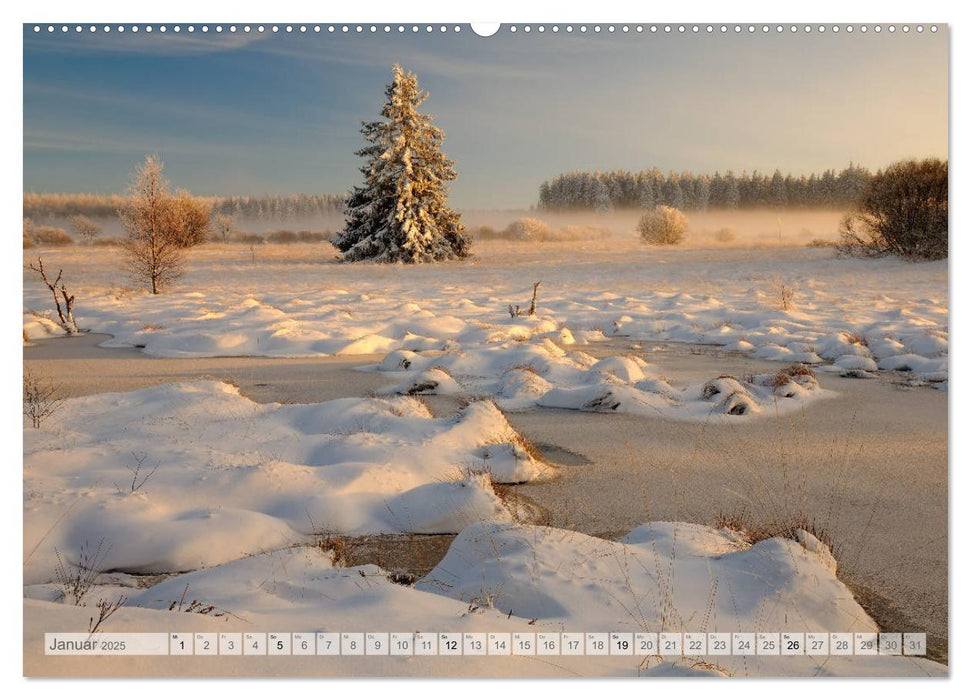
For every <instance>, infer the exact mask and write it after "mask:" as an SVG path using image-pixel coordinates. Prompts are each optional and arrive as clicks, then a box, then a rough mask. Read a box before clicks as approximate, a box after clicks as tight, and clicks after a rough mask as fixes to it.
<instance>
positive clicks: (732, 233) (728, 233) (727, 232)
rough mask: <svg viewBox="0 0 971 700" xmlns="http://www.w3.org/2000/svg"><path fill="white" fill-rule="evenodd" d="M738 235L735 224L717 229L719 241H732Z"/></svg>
mask: <svg viewBox="0 0 971 700" xmlns="http://www.w3.org/2000/svg"><path fill="white" fill-rule="evenodd" d="M737 236H738V232H737V231H736V230H735V227H734V226H726V227H724V228H720V229H718V230H717V231H715V240H716V241H718V242H719V243H731V242H732V241H734V240H735V238H736V237H737Z"/></svg>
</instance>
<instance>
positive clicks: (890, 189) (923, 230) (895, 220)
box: [839, 158, 948, 260]
mask: <svg viewBox="0 0 971 700" xmlns="http://www.w3.org/2000/svg"><path fill="white" fill-rule="evenodd" d="M947 187H948V183H947V161H940V160H937V159H935V158H928V159H926V160H921V161H916V160H905V161H901V162H899V163H894V164H893V165H891V166H890V167H888V168H887V169H886V170H884V171H883V172H881V173H878V174H877V175H875V176H874V177H873V178H872V179H871V180H870V181H869V182H868V183H867V185H866V187H865V188H864V190H863V193H862V194H861V195H860V200H859V203H858V205H857V211H856V213H854V214H850V215H848V216H846V217H844V218H843V221H842V222H841V223H840V245H839V249H840V252H842V253H844V254H849V255H863V256H877V255H888V254H889V255H899V256H900V257H902V258H910V259H915V260H939V259H941V258H946V257H947V232H948V222H947Z"/></svg>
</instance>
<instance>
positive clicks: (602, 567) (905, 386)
mask: <svg viewBox="0 0 971 700" xmlns="http://www.w3.org/2000/svg"><path fill="white" fill-rule="evenodd" d="M389 31H390V30H389ZM295 40H296V38H295ZM298 46H299V45H298ZM200 60H201V59H200ZM350 60H351V59H348V61H350ZM372 60H373V59H372ZM389 67H390V72H389V71H388V68H389ZM64 70H66V69H64ZM430 72H431V73H432V75H434V76H435V78H436V81H433V84H435V85H441V82H437V79H438V78H440V76H439V75H438V74H437V73H435V72H434V71H430ZM380 76H381V77H380V80H379V81H377V82H375V84H373V85H370V91H369V93H368V100H369V101H368V102H367V103H368V104H370V105H371V108H370V110H369V111H368V112H366V113H364V114H361V115H356V114H355V115H354V118H355V119H357V118H360V117H366V118H367V119H369V120H370V121H363V122H359V134H358V135H357V139H358V143H357V145H356V148H357V149H358V150H357V151H356V152H355V157H356V158H357V162H356V164H355V167H357V171H354V173H355V174H353V175H347V169H344V170H340V169H339V168H338V167H337V166H333V167H331V168H330V170H328V172H329V173H330V174H328V177H334V175H333V173H334V172H338V171H339V172H341V173H342V175H341V177H343V178H344V180H342V183H343V184H342V186H343V187H345V189H344V191H343V192H342V193H341V194H323V195H321V194H314V195H306V194H293V195H265V196H249V195H234V194H226V193H225V192H224V193H223V194H213V193H212V192H208V193H206V194H201V193H198V192H196V193H193V192H190V191H189V190H187V189H185V187H184V185H183V184H182V182H181V180H180V178H179V177H177V175H178V174H179V173H185V172H187V171H191V168H187V167H185V166H184V165H183V166H182V169H181V170H179V169H177V168H172V169H171V170H166V167H167V165H166V163H165V162H163V160H162V156H161V155H160V153H159V152H152V151H150V150H149V149H143V150H142V151H141V153H142V154H144V155H139V157H138V159H137V162H136V161H135V160H133V161H132V163H131V167H132V168H133V169H132V170H131V171H130V173H129V175H128V180H127V190H126V192H125V193H124V194H64V193H56V192H55V191H54V189H53V186H51V187H49V188H48V189H47V190H44V191H41V190H40V189H38V191H27V192H25V194H24V231H23V245H24V248H23V266H24V277H23V357H24V424H23V426H24V427H23V496H24V502H23V524H24V529H23V549H24V556H23V594H24V595H23V611H24V673H25V675H28V676H37V675H40V676H44V675H49V676H64V675H67V676H71V675H74V676H87V675H104V676H113V675H141V676H144V675H149V676H165V675H212V674H213V673H218V674H220V675H223V674H226V675H256V676H260V675H311V676H465V675H468V676H628V677H634V676H717V677H725V676H739V677H747V676H794V677H820V676H925V677H926V676H931V677H936V676H946V675H948V633H949V622H948V481H947V469H948V462H947V460H948V454H947V430H948V385H949V298H948V274H949V268H948V259H947V258H948V223H947V221H948V220H947V178H948V174H947V172H948V171H947V168H948V164H947V162H946V161H945V160H940V159H938V158H934V157H924V156H923V155H922V153H921V154H919V155H921V158H922V159H915V158H912V157H907V158H903V157H895V158H887V159H885V161H881V162H880V163H878V164H877V165H878V166H879V168H873V169H872V170H871V169H868V168H867V167H864V166H862V165H859V164H855V163H853V162H850V163H849V165H847V166H845V167H843V168H842V169H839V170H837V169H826V170H820V171H819V172H809V171H808V170H806V171H805V172H800V171H799V169H798V168H793V172H791V173H790V172H784V171H783V170H782V169H777V170H775V172H774V173H772V171H771V170H769V171H768V172H769V173H772V174H766V173H765V172H760V171H758V170H752V171H751V172H749V171H748V170H741V169H740V172H738V173H737V174H736V172H735V171H733V170H727V169H724V168H723V169H722V170H717V169H715V168H711V170H710V171H699V172H694V173H693V172H689V171H687V170H684V171H676V170H674V169H670V170H668V171H667V172H666V173H664V172H662V171H661V170H660V169H659V168H656V167H649V165H648V166H645V167H644V168H643V169H642V170H638V171H629V170H622V169H617V170H599V169H588V170H572V171H566V170H565V169H563V170H562V172H561V174H559V175H555V174H552V173H555V172H556V170H557V169H559V168H560V165H556V166H553V165H550V166H549V167H548V168H547V169H548V170H549V171H550V173H551V176H547V179H546V180H540V179H536V181H535V182H534V183H533V184H531V185H530V187H532V188H533V191H532V192H529V193H525V194H524V195H522V196H523V197H525V199H526V200H529V201H530V202H531V203H530V204H529V205H528V208H526V207H525V206H523V205H522V203H521V201H520V200H517V201H520V203H519V204H516V205H515V208H512V205H510V206H511V208H505V209H504V208H500V207H497V206H484V205H483V206H461V205H459V204H456V203H455V202H454V201H453V199H452V198H451V197H452V187H453V184H454V183H455V182H456V181H459V180H460V178H461V177H464V173H465V172H467V171H466V169H465V166H464V164H463V163H462V162H456V161H454V160H452V159H451V157H450V156H449V155H448V154H447V153H446V150H445V149H451V147H452V145H453V144H455V145H456V149H455V151H450V152H451V153H453V154H454V153H455V152H456V151H457V152H459V153H465V152H466V151H465V150H463V149H464V148H465V145H464V144H465V143H466V142H463V141H461V140H460V139H458V138H457V139H455V140H454V141H453V140H452V137H451V135H450V134H449V133H446V131H445V130H444V127H443V126H442V124H443V123H444V122H448V123H449V124H454V123H455V113H454V112H451V113H450V111H449V109H444V110H443V111H444V118H443V119H442V120H439V119H438V118H437V117H436V118H434V119H433V118H432V117H431V116H429V114H428V112H426V107H424V106H422V105H423V104H424V103H425V100H426V99H427V100H428V105H429V106H430V105H434V104H435V99H436V96H437V94H436V93H432V94H429V93H428V92H425V90H424V88H423V87H419V83H418V77H417V76H416V75H415V74H414V73H412V72H410V71H409V70H407V69H406V68H402V67H400V66H399V65H398V64H397V63H394V65H393V67H391V62H388V65H384V64H382V68H381V72H380ZM381 81H384V86H383V93H382V84H381ZM423 85H424V83H423ZM441 92H442V93H446V94H447V89H446V90H442V91H441ZM382 94H383V97H382ZM450 104H451V105H452V106H451V109H453V110H454V109H455V107H454V104H452V103H450ZM330 107H333V105H331V106H330ZM345 109H346V108H345ZM202 111H203V112H204V111H205V110H202ZM460 112H461V113H462V114H465V112H464V111H461V110H460ZM450 118H451V121H449V119H450ZM493 118H495V115H493ZM149 131H151V130H149ZM945 131H946V129H945ZM460 133H463V132H461V131H460ZM354 136H355V134H354V132H353V129H351V133H350V134H347V133H344V132H340V136H339V137H338V136H333V137H332V138H333V139H334V140H335V141H339V140H340V139H350V138H351V137H354ZM578 140H579V139H578ZM607 140H608V139H607V138H606V137H604V141H605V143H606V141H607ZM148 141H151V139H148V138H147V137H146V142H148ZM347 142H348V143H350V141H349V140H348V141H347ZM139 143H141V141H139ZM340 143H342V144H343V143H344V142H343V141H340ZM342 148H343V146H342ZM777 148H778V146H777ZM345 150H350V149H345ZM551 150H556V149H551ZM690 150H691V149H688V148H687V147H685V152H686V153H687V152H689V151H690ZM928 150H929V152H931V153H932V154H933V153H936V152H937V151H935V150H934V149H932V148H929V149H928ZM125 155H126V157H127V152H126V154H125ZM183 155H184V154H183ZM480 156H481V154H480ZM588 156H589V154H588ZM166 157H168V156H166ZM180 157H182V156H180V152H179V151H178V149H175V151H174V156H173V157H172V159H170V161H169V162H170V164H171V163H172V162H173V161H174V162H176V163H178V162H180V161H179V158H180ZM290 157H291V158H292V160H293V162H295V163H297V162H299V158H297V157H293V156H292V154H291V156H290ZM571 157H572V154H571V153H570V152H569V151H567V153H566V156H563V154H561V153H557V158H556V159H552V158H551V162H554V160H555V162H556V163H558V164H562V163H563V162H565V161H570V158H571ZM638 157H639V156H638ZM685 157H686V158H687V156H685ZM564 158H565V161H564ZM470 159H471V158H470ZM778 159H779V161H780V162H783V163H784V162H786V156H785V155H784V154H781V155H779V156H778ZM187 160H188V159H187ZM187 160H184V161H182V163H185V162H187ZM575 160H576V162H577V163H588V162H590V160H591V159H590V158H589V157H584V158H581V157H579V156H577V157H576V159H575ZM847 160H849V158H847ZM571 162H572V161H571ZM762 162H764V161H762ZM314 165H315V167H317V166H318V165H319V166H320V169H321V170H327V164H326V163H324V162H323V161H321V162H320V163H317V162H316V161H315V163H314ZM37 167H39V168H40V167H41V164H39V165H38V166H37ZM546 167H547V166H545V165H544V168H546ZM231 169H232V168H230V170H231ZM469 170H472V171H473V173H474V174H473V177H479V176H480V173H477V172H476V171H475V169H474V168H471V167H470V168H469ZM236 175H239V178H240V179H239V180H238V182H246V179H245V177H246V176H248V175H246V176H244V175H242V174H237V173H234V177H235V176H236ZM112 177H114V175H112ZM280 177H281V181H282V178H283V175H281V176H280ZM349 177H352V178H353V180H351V179H347V178H349ZM497 177H499V176H497ZM170 178H171V180H170ZM500 179H502V178H500ZM217 182H219V183H222V184H221V185H220V186H222V187H224V188H227V189H228V188H230V187H232V186H233V183H234V182H237V181H235V180H233V179H232V178H229V179H226V180H217ZM477 182H478V181H477ZM531 182H532V181H531ZM227 183H228V184H227ZM477 186H478V185H477ZM503 186H505V185H503ZM213 187H214V188H215V187H216V185H213ZM282 187H284V185H282V184H280V185H279V187H277V186H276V181H274V183H273V186H272V187H270V186H268V187H267V188H266V189H267V191H270V190H271V189H274V190H279V188H282ZM497 187H498V185H497ZM25 188H26V185H25ZM95 189H96V188H95V187H91V188H90V190H91V191H92V192H93V191H94V190H95ZM244 189H245V187H244ZM77 191H79V192H80V191H81V189H80V188H78V189H77ZM497 191H498V190H497ZM534 192H535V196H534V194H533V193H534ZM467 196H468V195H467ZM902 222H903V223H902ZM55 632H63V633H70V632H74V633H88V634H91V635H94V634H98V633H124V632H186V633H210V632H234V633H235V632H242V633H247V632H260V633H265V632H270V633H284V634H285V633H301V634H308V635H316V634H319V633H337V632H344V633H346V632H354V633H364V632H381V633H408V634H411V633H425V634H437V633H462V634H466V633H469V634H480V633H482V634H490V633H529V634H532V633H536V634H541V633H573V632H584V633H605V634H620V635H629V634H631V635H632V634H634V633H664V632H672V633H675V632H676V633H704V634H728V633H756V632H770V633H798V634H804V633H815V634H822V633H830V632H832V633H867V634H870V633H874V634H875V633H881V632H892V633H897V632H901V633H908V632H910V633H925V634H926V641H927V646H926V650H925V653H922V654H919V655H891V654H889V653H883V652H881V653H879V654H876V653H875V654H872V655H869V654H860V653H857V654H843V653H839V652H838V651H837V650H836V649H830V648H817V649H814V650H812V651H807V652H806V653H804V654H803V653H799V654H797V655H787V654H776V655H765V654H763V653H758V654H755V653H736V654H733V655H727V654H719V653H717V652H716V649H714V648H712V649H708V650H706V651H702V652H695V651H692V650H691V649H688V648H683V649H677V650H676V651H674V652H667V653H658V650H657V649H653V650H649V651H647V652H644V653H639V652H638V651H635V653H632V654H627V655H616V654H607V655H597V654H595V653H592V652H591V651H590V649H589V648H588V652H587V654H585V655H569V654H566V653H564V654H562V655H560V654H557V655H548V654H547V655H544V654H539V653H530V654H516V655H509V656H503V657H502V658H497V657H496V656H495V655H483V656H476V655H471V654H469V655H467V656H465V657H464V658H463V659H461V661H460V662H456V661H455V660H454V659H449V658H448V657H446V656H444V655H432V656H419V655H401V656H396V655H387V654H384V655H371V656H367V657H364V656H360V657H358V656H350V655H345V656H326V655H319V656H313V657H303V656H299V655H287V657H286V658H277V659H274V658H273V657H271V656H270V657H268V656H259V657H246V658H231V657H226V658H222V659H220V662H223V663H221V665H220V666H219V667H218V669H217V670H215V671H214V670H213V669H214V667H213V665H212V663H211V662H207V660H206V659H201V658H199V657H198V656H195V657H181V656H179V657H176V656H163V657H139V656H124V655H118V656H100V657H98V659H97V663H95V664H92V663H91V662H92V659H89V658H86V657H83V656H51V655H47V654H45V653H44V644H45V643H46V642H45V636H44V635H45V633H55ZM631 639H632V640H633V639H635V637H633V636H632V637H631ZM706 639H710V638H709V637H706Z"/></svg>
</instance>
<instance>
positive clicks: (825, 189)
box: [537, 163, 873, 212]
mask: <svg viewBox="0 0 971 700" xmlns="http://www.w3.org/2000/svg"><path fill="white" fill-rule="evenodd" d="M872 177H873V174H872V173H871V172H870V171H869V170H867V169H866V168H862V167H860V166H857V165H853V164H852V163H851V164H850V165H849V166H848V167H846V168H844V169H843V170H842V171H840V172H836V171H835V170H832V169H830V170H826V171H825V172H823V173H822V174H816V173H813V174H811V175H809V176H806V175H799V176H796V175H792V174H787V175H783V174H782V171H781V170H776V171H775V172H774V173H773V174H772V175H765V174H763V173H760V172H759V171H757V170H755V171H753V172H752V173H748V172H747V171H746V172H743V173H742V174H741V175H735V173H734V172H732V171H730V170H729V171H728V172H726V173H724V174H722V173H721V172H716V173H715V174H714V175H708V174H700V175H699V174H694V173H691V172H688V171H684V172H681V173H677V172H674V171H670V172H668V174H667V175H665V174H664V173H662V172H661V170H659V169H658V168H651V169H650V170H642V171H640V172H630V171H628V170H611V171H608V172H601V171H599V170H596V171H593V172H590V171H582V170H575V171H573V172H569V173H563V174H561V175H557V176H556V177H554V178H553V179H552V180H547V181H545V182H543V183H542V184H541V185H540V188H539V203H538V206H537V208H538V209H539V210H540V211H554V212H555V211H598V212H609V211H613V210H615V209H653V208H654V207H658V206H668V207H674V208H675V209H679V210H682V211H706V210H708V209H765V208H778V209H783V208H788V207H792V208H819V209H823V208H844V207H847V206H852V205H853V204H854V203H855V202H857V201H858V199H859V197H860V194H861V193H862V192H863V190H864V188H865V187H866V186H867V183H869V182H870V180H871V179H872Z"/></svg>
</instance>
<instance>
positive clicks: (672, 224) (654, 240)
mask: <svg viewBox="0 0 971 700" xmlns="http://www.w3.org/2000/svg"><path fill="white" fill-rule="evenodd" d="M687 230H688V218H687V217H686V216H685V215H684V214H682V213H681V211H679V210H678V209H675V208H674V207H666V206H660V207H655V208H654V209H652V210H651V211H649V212H647V213H646V214H644V216H642V217H641V218H640V221H638V222H637V231H638V233H640V234H641V240H642V241H643V242H644V243H647V244H648V245H677V244H678V243H680V242H681V241H683V240H684V236H685V233H686V232H687Z"/></svg>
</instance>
